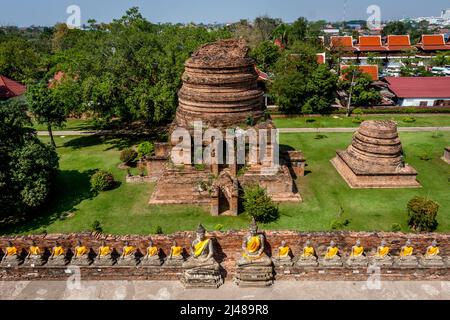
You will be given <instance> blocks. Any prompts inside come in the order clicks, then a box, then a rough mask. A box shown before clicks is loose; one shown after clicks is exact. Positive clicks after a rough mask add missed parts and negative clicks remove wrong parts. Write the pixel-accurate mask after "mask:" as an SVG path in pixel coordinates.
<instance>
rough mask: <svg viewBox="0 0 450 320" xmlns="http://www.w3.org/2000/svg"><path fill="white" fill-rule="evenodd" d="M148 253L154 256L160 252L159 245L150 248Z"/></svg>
mask: <svg viewBox="0 0 450 320" xmlns="http://www.w3.org/2000/svg"><path fill="white" fill-rule="evenodd" d="M147 253H148V256H149V257H154V256H156V254H157V253H158V248H157V247H151V248H148V249H147Z"/></svg>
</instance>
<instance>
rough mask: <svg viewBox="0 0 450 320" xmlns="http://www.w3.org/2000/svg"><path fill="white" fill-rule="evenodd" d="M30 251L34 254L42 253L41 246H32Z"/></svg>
mask: <svg viewBox="0 0 450 320" xmlns="http://www.w3.org/2000/svg"><path fill="white" fill-rule="evenodd" d="M30 253H31V254H32V255H36V256H37V255H39V254H41V249H39V247H37V246H36V247H34V246H33V247H30Z"/></svg>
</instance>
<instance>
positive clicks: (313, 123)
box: [273, 114, 450, 128]
mask: <svg viewBox="0 0 450 320" xmlns="http://www.w3.org/2000/svg"><path fill="white" fill-rule="evenodd" d="M358 117H359V118H360V120H387V119H391V120H394V121H396V122H397V123H398V126H399V127H445V126H450V114H448V115H411V116H405V115H361V116H358ZM355 118H356V117H355V116H353V117H350V118H348V117H345V116H342V115H340V116H323V117H294V118H275V119H273V121H274V123H275V125H276V126H277V127H278V128H341V127H342V128H351V127H358V126H359V125H360V123H359V122H358V121H355ZM407 118H413V119H414V120H415V121H414V122H408V120H409V119H407ZM405 120H406V121H405Z"/></svg>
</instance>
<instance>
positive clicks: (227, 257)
mask: <svg viewBox="0 0 450 320" xmlns="http://www.w3.org/2000/svg"><path fill="white" fill-rule="evenodd" d="M246 233H247V231H229V232H210V233H208V236H211V237H214V238H215V239H216V240H217V241H216V247H217V255H216V258H217V260H218V261H219V262H220V263H221V265H222V267H223V273H224V276H226V277H227V278H228V279H231V278H232V277H233V276H234V273H235V262H236V259H237V258H239V257H240V256H241V254H242V251H241V245H242V239H243V237H244V236H245V235H246ZM265 235H266V239H267V243H266V253H267V254H268V255H269V256H271V255H275V254H276V252H277V248H278V246H279V245H280V243H281V241H283V240H285V241H286V242H287V243H288V245H289V246H290V247H291V249H292V251H293V254H294V256H295V255H299V254H301V251H302V248H303V244H304V242H305V241H306V240H307V239H309V240H311V241H312V244H313V246H314V247H315V249H316V251H317V253H318V255H319V256H322V255H323V254H324V253H325V251H326V247H327V246H328V245H329V242H330V241H331V240H334V241H335V242H336V243H337V245H338V247H339V248H340V250H341V254H342V255H343V257H344V259H346V257H347V256H348V255H349V253H350V250H351V247H352V246H353V245H354V243H355V241H356V240H357V239H360V240H361V243H362V245H363V246H364V247H365V248H366V253H367V254H369V255H370V254H372V253H373V252H374V251H375V250H376V248H377V246H378V245H379V244H380V241H381V240H382V239H384V240H386V241H387V243H388V244H389V245H390V246H391V253H392V255H394V256H395V255H398V253H399V250H400V248H401V246H402V245H403V244H404V243H405V241H406V240H407V239H410V240H411V241H412V244H413V246H414V248H415V254H416V255H418V256H420V255H422V254H423V253H424V252H425V250H426V248H427V247H428V246H429V245H430V243H431V241H432V240H434V239H435V240H437V241H438V243H439V245H440V249H441V255H442V256H450V234H440V233H426V234H404V233H384V232H308V233H305V232H293V231H267V232H265ZM194 237H195V233H194V232H178V233H175V234H171V235H152V236H151V238H152V240H153V241H154V243H155V245H157V246H158V247H159V248H161V249H162V251H163V253H165V254H167V253H168V252H169V250H170V247H171V245H172V242H173V241H174V240H176V241H177V242H178V244H179V245H181V246H183V247H184V248H186V249H187V248H188V247H189V243H190V242H191V241H192V240H193V239H194ZM149 238H150V236H147V237H146V236H132V235H130V236H115V235H104V234H91V233H80V234H51V235H45V236H44V235H41V236H39V235H37V236H12V237H0V247H1V248H2V249H3V250H4V248H5V247H6V245H7V241H9V240H11V241H13V242H14V244H15V245H16V246H17V247H18V248H20V249H27V248H28V247H29V245H30V243H31V241H32V240H35V241H36V242H37V244H38V245H39V246H41V248H48V249H50V248H51V247H52V246H54V244H55V241H56V240H58V241H60V242H61V244H62V245H63V246H64V247H65V248H74V247H75V246H76V243H77V240H81V241H82V242H83V244H84V245H86V246H88V247H90V248H93V249H94V251H97V248H98V247H99V246H100V245H101V242H102V241H103V240H105V241H106V242H107V243H108V244H109V245H110V246H112V247H114V248H116V249H117V250H118V252H119V253H120V252H121V250H122V247H123V245H124V242H125V241H126V240H128V241H129V242H130V243H131V244H132V245H134V246H137V247H138V248H139V249H140V251H141V252H145V248H146V247H147V242H148V239H149ZM322 269H323V268H322ZM322 269H321V268H320V267H318V268H314V269H311V270H302V269H300V268H296V267H290V268H284V269H277V270H276V272H277V279H284V278H292V279H299V280H301V279H325V280H331V279H341V280H343V279H349V280H350V279H351V280H357V279H360V278H367V270H366V268H364V269H361V270H356V269H351V268H347V267H342V268H335V269H329V270H326V271H324V270H322ZM64 270H65V268H64V267H47V266H45V265H44V266H42V267H35V268H30V267H18V268H3V269H0V271H1V272H0V278H1V279H5V280H13V279H33V278H38V279H59V278H67V277H68V276H70V274H67V273H65V272H64ZM81 270H82V276H83V277H84V278H89V279H104V278H108V279H173V280H175V279H177V277H179V276H180V275H181V269H179V268H174V267H165V266H163V267H161V268H156V269H155V268H147V267H116V266H113V267H107V268H104V267H103V268H102V269H101V270H100V271H99V269H98V267H83V268H81ZM448 271H449V268H448V267H445V268H437V269H435V268H433V269H432V270H429V269H420V268H414V269H412V270H407V269H402V270H399V269H395V268H391V269H390V270H384V271H383V272H382V274H383V276H385V277H386V278H389V279H413V280H414V279H447V278H448V279H449V280H450V272H448Z"/></svg>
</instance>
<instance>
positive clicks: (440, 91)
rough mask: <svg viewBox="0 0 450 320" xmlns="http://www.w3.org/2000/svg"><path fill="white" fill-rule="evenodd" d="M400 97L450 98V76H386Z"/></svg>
mask: <svg viewBox="0 0 450 320" xmlns="http://www.w3.org/2000/svg"><path fill="white" fill-rule="evenodd" d="M385 79H386V81H387V82H388V84H389V89H390V90H391V91H392V92H393V93H394V94H395V95H396V96H397V97H399V98H447V99H448V98H450V77H399V78H394V77H386V78H385Z"/></svg>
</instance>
